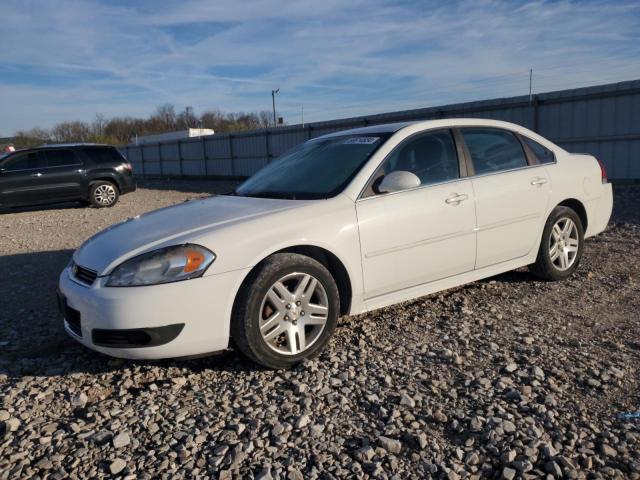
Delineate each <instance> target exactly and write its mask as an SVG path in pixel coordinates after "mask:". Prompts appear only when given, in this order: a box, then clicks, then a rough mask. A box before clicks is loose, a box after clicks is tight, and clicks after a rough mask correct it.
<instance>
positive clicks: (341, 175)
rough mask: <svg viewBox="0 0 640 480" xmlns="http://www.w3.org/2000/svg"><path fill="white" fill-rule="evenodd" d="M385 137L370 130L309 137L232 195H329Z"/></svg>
mask: <svg viewBox="0 0 640 480" xmlns="http://www.w3.org/2000/svg"><path fill="white" fill-rule="evenodd" d="M389 136H390V135H389V134H388V133H373V134H371V135H340V136H336V137H329V138H318V139H315V140H310V141H308V142H306V143H303V144H302V145H299V146H297V147H295V148H294V149H293V150H291V151H289V152H288V153H286V154H284V155H283V156H282V157H280V158H279V159H278V160H276V161H274V162H273V163H271V164H269V165H267V166H266V167H264V168H263V169H262V170H260V171H259V172H258V173H256V174H255V175H254V176H253V177H251V178H249V179H248V180H247V181H246V182H244V183H243V184H242V185H240V186H239V187H238V188H237V189H236V191H235V194H236V195H239V196H243V197H264V198H288V199H294V200H296V199H297V200H305V199H320V198H329V197H333V196H335V195H337V194H338V193H340V192H341V191H342V190H344V188H345V187H346V186H347V185H348V184H349V182H350V181H351V180H352V179H353V177H354V176H355V175H356V174H357V173H358V172H359V171H360V169H361V168H362V167H363V166H364V164H365V163H367V161H368V160H369V159H370V158H371V156H372V155H373V154H374V153H375V152H376V150H378V148H380V146H382V144H383V143H384V142H386V141H387V139H388V138H389Z"/></svg>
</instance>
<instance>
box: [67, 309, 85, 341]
mask: <svg viewBox="0 0 640 480" xmlns="http://www.w3.org/2000/svg"><path fill="white" fill-rule="evenodd" d="M64 319H65V320H66V321H67V325H69V330H71V331H72V332H73V333H75V334H76V335H78V336H79V337H81V336H82V328H80V312H79V311H78V310H76V309H74V308H71V307H70V306H69V305H65V308H64Z"/></svg>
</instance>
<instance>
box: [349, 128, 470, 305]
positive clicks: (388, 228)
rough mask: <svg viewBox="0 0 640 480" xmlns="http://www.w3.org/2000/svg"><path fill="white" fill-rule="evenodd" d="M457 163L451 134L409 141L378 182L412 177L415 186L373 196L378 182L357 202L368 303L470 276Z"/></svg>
mask: <svg viewBox="0 0 640 480" xmlns="http://www.w3.org/2000/svg"><path fill="white" fill-rule="evenodd" d="M458 158H459V157H458V151H457V149H456V145H455V142H454V139H453V136H452V134H451V131H450V130H438V131H429V132H427V133H423V134H418V135H417V136H414V137H410V138H409V139H408V140H406V141H405V142H403V143H402V144H400V145H399V146H398V147H397V148H396V149H395V150H394V151H393V152H392V153H391V154H390V155H389V157H388V158H387V159H386V160H385V162H384V163H383V166H382V167H381V170H380V171H379V177H383V176H384V175H386V174H389V173H390V172H392V171H410V172H412V173H414V174H415V175H417V176H418V178H419V179H420V186H419V187H417V188H412V189H409V190H404V191H399V192H393V193H385V194H376V193H375V192H374V191H375V183H376V181H377V182H379V181H380V180H381V178H378V179H377V180H376V181H374V187H373V190H374V191H371V193H370V194H369V195H368V196H367V194H365V197H364V198H360V199H359V200H358V201H357V203H356V211H357V216H358V228H359V232H360V248H361V256H362V267H363V275H364V285H365V300H371V299H373V298H375V297H379V296H382V295H385V294H390V293H392V292H397V291H400V290H404V289H406V288H410V287H414V286H418V285H422V284H425V283H429V282H433V281H436V280H440V279H443V278H446V277H449V276H453V275H458V274H461V273H464V272H468V271H471V270H473V268H474V265H475V259H476V233H475V222H476V219H475V205H474V195H473V188H472V185H471V180H470V179H467V178H462V177H461V174H460V171H461V164H460V161H459V159H458ZM375 177H376V176H374V178H375Z"/></svg>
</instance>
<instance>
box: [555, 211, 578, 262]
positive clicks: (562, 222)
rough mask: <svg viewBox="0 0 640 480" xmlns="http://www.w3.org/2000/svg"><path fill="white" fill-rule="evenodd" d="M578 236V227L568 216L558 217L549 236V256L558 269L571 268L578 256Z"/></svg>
mask: <svg viewBox="0 0 640 480" xmlns="http://www.w3.org/2000/svg"><path fill="white" fill-rule="evenodd" d="M579 244H580V237H579V235H578V227H577V226H576V224H575V223H574V222H573V220H571V219H570V218H568V217H561V218H559V219H558V220H557V221H556V223H555V224H554V225H553V228H552V229H551V236H550V237H549V258H550V260H551V263H553V266H554V267H556V268H557V269H558V270H560V271H565V270H568V269H569V268H571V266H572V265H573V264H574V262H575V261H576V257H577V256H578V247H579Z"/></svg>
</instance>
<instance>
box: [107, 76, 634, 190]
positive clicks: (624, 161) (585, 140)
mask: <svg viewBox="0 0 640 480" xmlns="http://www.w3.org/2000/svg"><path fill="white" fill-rule="evenodd" d="M447 117H481V118H492V119H496V120H506V121H509V122H513V123H518V124H520V125H523V126H525V127H527V128H530V129H531V130H534V131H536V132H538V133H540V134H541V135H543V136H544V137H546V138H549V139H550V140H552V141H554V142H556V143H557V144H559V145H560V146H562V147H563V148H565V149H566V150H568V151H570V152H576V153H590V154H592V155H595V156H597V157H598V158H599V159H600V160H602V161H603V162H604V164H605V166H606V168H607V173H608V176H609V178H611V179H613V180H638V179H640V80H633V81H629V82H622V83H614V84H607V85H599V86H595V87H587V88H579V89H574V90H562V91H557V92H550V93H541V94H538V95H534V96H533V97H532V98H531V99H530V98H529V97H528V96H520V97H511V98H503V99H494V100H484V101H478V102H469V103H460V104H454V105H444V106H441V107H431V108H421V109H416V110H405V111H401V112H391V113H383V114H379V115H370V116H364V117H354V118H347V119H342V120H332V121H326V122H316V123H310V124H306V125H304V126H301V125H292V126H287V127H278V128H269V129H266V130H254V131H249V132H237V133H229V134H227V133H223V134H215V135H213V136H210V137H199V138H194V139H187V140H181V141H171V142H163V143H160V144H147V145H144V146H142V145H141V146H136V145H127V146H123V147H121V149H120V150H121V151H122V153H123V154H124V155H125V156H126V157H127V158H128V159H129V161H130V162H131V163H132V164H133V166H134V171H135V172H136V174H138V175H148V176H196V175H197V176H213V177H246V176H250V175H252V174H253V173H255V172H257V171H258V170H259V169H260V168H262V167H263V166H265V165H266V164H268V163H269V162H270V161H272V160H273V159H274V158H276V157H278V156H279V155H281V154H282V153H283V152H285V151H287V150H289V149H290V148H292V147H294V146H296V145H298V144H299V143H302V142H304V141H306V140H308V139H310V138H315V137H318V136H320V135H324V134H326V133H330V132H335V131H339V130H345V129H348V128H354V127H361V126H365V125H372V124H380V123H390V122H399V121H411V120H426V119H434V118H447Z"/></svg>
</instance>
